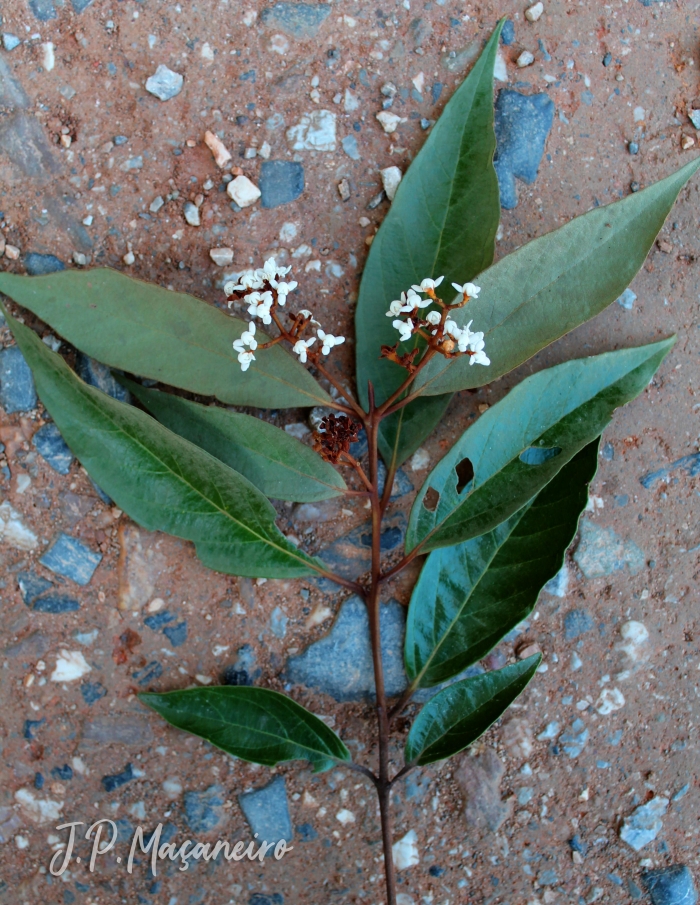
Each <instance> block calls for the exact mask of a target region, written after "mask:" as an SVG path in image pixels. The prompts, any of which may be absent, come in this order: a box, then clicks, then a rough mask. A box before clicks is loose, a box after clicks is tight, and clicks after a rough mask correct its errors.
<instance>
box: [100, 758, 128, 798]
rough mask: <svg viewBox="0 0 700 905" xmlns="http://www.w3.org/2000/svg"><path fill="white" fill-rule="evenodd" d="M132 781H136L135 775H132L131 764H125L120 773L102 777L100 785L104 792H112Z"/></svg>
mask: <svg viewBox="0 0 700 905" xmlns="http://www.w3.org/2000/svg"><path fill="white" fill-rule="evenodd" d="M132 779H136V774H135V773H134V770H133V767H132V766H131V764H127V765H126V766H125V767H124V769H123V770H122V771H121V773H112V774H109V775H107V776H103V777H102V785H103V786H104V790H105V792H114V791H115V790H116V789H120V788H121V787H122V786H125V785H126V784H127V783H128V782H131V781H132Z"/></svg>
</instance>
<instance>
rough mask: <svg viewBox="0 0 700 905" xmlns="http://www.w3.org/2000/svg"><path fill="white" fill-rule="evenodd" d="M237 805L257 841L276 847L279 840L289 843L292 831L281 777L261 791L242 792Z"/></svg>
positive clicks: (277, 777)
mask: <svg viewBox="0 0 700 905" xmlns="http://www.w3.org/2000/svg"><path fill="white" fill-rule="evenodd" d="M238 804H239V805H240V806H241V810H242V811H243V813H244V815H245V819H246V820H247V821H248V825H249V826H250V829H251V831H252V832H253V834H255V833H257V834H258V841H259V842H260V841H262V842H270V843H272V845H276V844H277V843H278V842H279V841H280V840H281V839H284V840H285V842H289V841H290V840H291V839H292V837H293V835H294V831H293V830H292V821H291V818H290V816H289V803H288V801H287V785H286V783H285V781H284V779H283V778H282V777H281V776H276V777H275V778H274V779H273V780H272V782H269V783H268V784H267V785H266V786H263V788H262V789H255V790H253V791H252V792H243V793H241V794H240V795H239V796H238Z"/></svg>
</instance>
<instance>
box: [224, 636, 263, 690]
mask: <svg viewBox="0 0 700 905" xmlns="http://www.w3.org/2000/svg"><path fill="white" fill-rule="evenodd" d="M261 672H262V671H261V670H260V669H259V668H257V661H256V657H255V651H254V650H253V648H252V647H251V646H250V644H244V645H243V647H239V648H238V655H237V657H236V661H235V663H233V664H232V665H231V666H227V667H226V668H225V669H224V673H223V677H222V681H223V683H224V685H252V684H253V682H254V681H255V680H256V679H257V678H259V676H260V675H261Z"/></svg>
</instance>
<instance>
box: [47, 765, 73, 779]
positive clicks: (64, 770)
mask: <svg viewBox="0 0 700 905" xmlns="http://www.w3.org/2000/svg"><path fill="white" fill-rule="evenodd" d="M51 775H52V776H53V778H54V779H58V780H59V781H60V782H67V781H68V780H70V779H73V768H72V767H71V766H70V764H64V765H63V766H62V767H54V768H53V770H52V771H51Z"/></svg>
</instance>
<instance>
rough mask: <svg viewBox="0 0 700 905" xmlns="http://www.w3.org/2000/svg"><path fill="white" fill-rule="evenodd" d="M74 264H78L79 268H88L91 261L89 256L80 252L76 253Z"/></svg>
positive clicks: (74, 253) (74, 254)
mask: <svg viewBox="0 0 700 905" xmlns="http://www.w3.org/2000/svg"><path fill="white" fill-rule="evenodd" d="M73 263H74V264H77V266H78V267H87V265H88V264H89V263H90V259H89V258H88V256H87V255H84V254H82V253H81V252H79V251H74V252H73Z"/></svg>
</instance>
